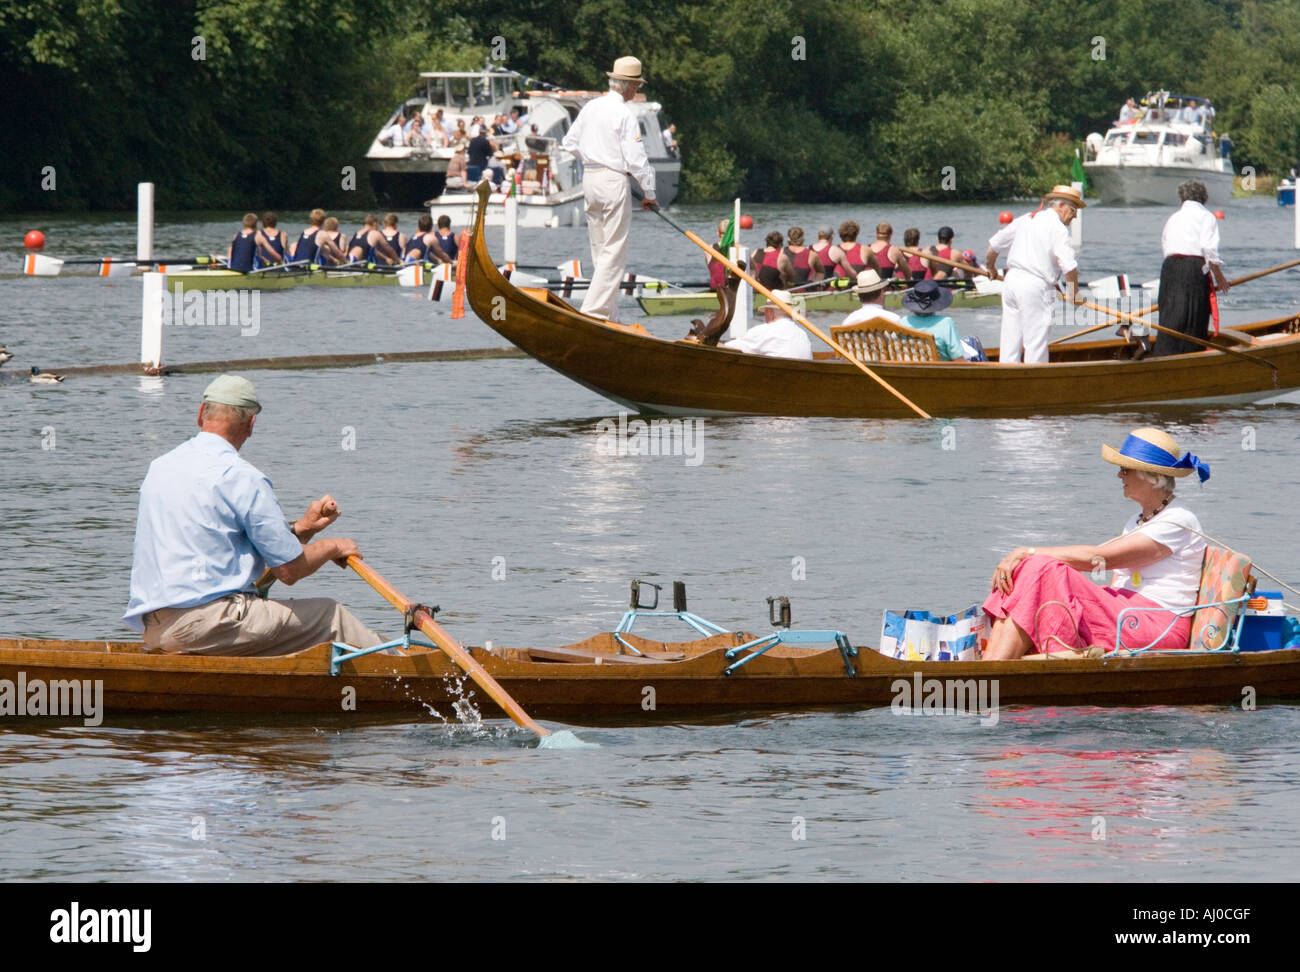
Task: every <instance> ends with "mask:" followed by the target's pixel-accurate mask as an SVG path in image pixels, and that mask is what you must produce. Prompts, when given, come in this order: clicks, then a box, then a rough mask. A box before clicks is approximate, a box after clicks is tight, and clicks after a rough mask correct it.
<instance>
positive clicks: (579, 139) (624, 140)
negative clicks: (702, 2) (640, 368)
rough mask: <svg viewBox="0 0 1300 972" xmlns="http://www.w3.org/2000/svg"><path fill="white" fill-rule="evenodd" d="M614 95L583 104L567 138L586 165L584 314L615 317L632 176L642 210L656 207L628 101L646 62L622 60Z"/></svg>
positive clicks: (612, 75) (612, 76)
mask: <svg viewBox="0 0 1300 972" xmlns="http://www.w3.org/2000/svg"><path fill="white" fill-rule="evenodd" d="M606 74H607V75H608V77H609V93H608V94H606V95H604V96H602V97H600V98H594V99H592V100H591V101H589V102H587V104H586V105H584V106H583V108H582V111H580V112H579V113H578V117H577V118H576V119H575V120H574V122H573V126H572V127H571V128H570V129H569V131H568V133H567V134H566V135H565V136H564V142H563V145H564V148H565V150H566V151H569V152H572V153H573V154H574V155H576V156H577V158H578V160H579V161H580V162H582V192H583V195H584V197H585V198H586V204H587V206H586V209H587V237H588V239H589V241H590V243H591V264H592V267H593V269H592V271H591V283H590V285H589V286H588V287H587V296H586V298H585V299H584V300H583V302H582V312H583V313H584V314H592V315H595V316H597V317H604V318H610V317H612V316H613V314H614V309H615V307H616V306H617V305H618V286H619V284H620V283H621V282H622V280H623V271H624V268H625V267H626V265H627V243H628V230H629V229H630V228H631V223H632V200H631V190H630V188H629V187H628V182H627V177H628V175H631V176H632V177H633V178H634V179H636V181H637V182H638V183H639V184H640V185H641V189H642V190H643V192H644V193H645V195H644V198H642V200H641V208H642V209H646V210H652V209H656V208H657V207H658V204H657V203H656V202H655V170H654V169H653V168H652V167H651V166H650V162H649V161H648V159H647V158H646V151H645V145H644V144H643V142H642V141H641V127H640V124H639V123H638V122H637V119H636V116H635V115H633V114H632V110H631V109H630V108H628V106H627V102H629V101H631V100H632V99H633V98H635V97H636V92H637V89H638V88H639V87H640V86H641V84H642V82H643V81H644V80H645V79H644V78H642V76H641V62H640V61H639V60H637V59H636V58H635V57H620V58H619V59H618V60H617V61H615V62H614V70H613V71H608V72H606Z"/></svg>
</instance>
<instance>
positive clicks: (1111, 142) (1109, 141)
mask: <svg viewBox="0 0 1300 972" xmlns="http://www.w3.org/2000/svg"><path fill="white" fill-rule="evenodd" d="M1127 141H1128V132H1111V133H1110V134H1109V135H1107V136H1106V145H1107V146H1108V147H1110V148H1114V147H1116V146H1118V145H1123V144H1124V143H1125V142H1127Z"/></svg>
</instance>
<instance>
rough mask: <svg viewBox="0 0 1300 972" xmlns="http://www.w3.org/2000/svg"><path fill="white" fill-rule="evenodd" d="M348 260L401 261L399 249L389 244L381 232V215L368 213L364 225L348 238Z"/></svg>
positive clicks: (363, 261) (370, 261) (365, 261)
mask: <svg viewBox="0 0 1300 972" xmlns="http://www.w3.org/2000/svg"><path fill="white" fill-rule="evenodd" d="M348 260H349V261H350V262H352V263H377V262H379V261H380V260H382V261H383V262H384V263H387V264H390V265H391V264H394V263H401V262H402V259H401V257H399V256H398V255H397V251H396V250H394V249H393V248H392V247H391V246H389V245H388V241H387V240H385V239H384V234H383V233H381V232H379V217H378V216H376V215H375V214H374V213H367V214H366V218H365V221H364V225H363V226H362V227H361V229H360V230H358V231H357V232H356V233H354V234H353V236H352V239H350V240H348Z"/></svg>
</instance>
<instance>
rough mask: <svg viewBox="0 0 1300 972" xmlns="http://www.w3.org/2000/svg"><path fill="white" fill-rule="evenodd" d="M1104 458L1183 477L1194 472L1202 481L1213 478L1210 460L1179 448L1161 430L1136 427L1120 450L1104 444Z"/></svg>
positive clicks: (1102, 452) (1144, 470)
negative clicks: (1211, 476) (1202, 458)
mask: <svg viewBox="0 0 1300 972" xmlns="http://www.w3.org/2000/svg"><path fill="white" fill-rule="evenodd" d="M1101 457H1102V458H1103V459H1105V460H1106V461H1107V462H1110V463H1114V464H1115V465H1116V466H1123V467H1124V468H1125V469H1141V470H1142V471H1143V472H1149V473H1159V474H1161V475H1163V476H1176V477H1178V478H1180V479H1181V478H1182V477H1183V476H1187V475H1190V474H1191V473H1192V472H1193V471H1194V472H1195V473H1196V475H1197V476H1199V477H1200V480H1201V482H1205V481H1206V480H1207V479H1209V478H1210V465H1209V463H1207V462H1203V461H1202V460H1201V459H1200V457H1199V456H1194V455H1192V454H1191V453H1190V452H1184V451H1183V450H1182V449H1180V448H1178V443H1177V442H1175V441H1174V438H1173V436H1171V435H1169V434H1168V433H1167V432H1161V431H1160V430H1159V429H1134V430H1133V431H1132V432H1131V433H1130V434H1129V437H1128V438H1127V439H1125V440H1124V444H1123V445H1122V446H1120V447H1119V448H1118V449H1116V448H1115V447H1114V446H1108V445H1103V446H1102V447H1101Z"/></svg>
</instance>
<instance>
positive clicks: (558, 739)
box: [537, 729, 600, 749]
mask: <svg viewBox="0 0 1300 972" xmlns="http://www.w3.org/2000/svg"><path fill="white" fill-rule="evenodd" d="M537 748H538V749H599V748H600V743H589V742H583V741H582V740H581V739H579V738H578V737H577V736H575V735H574V734H573V733H571V732H570V731H569V730H568V729H561V730H560V731H559V732H552V733H549V734H548V735H545V736H543V737H542V738H541V739H540V740H539V741H538V743H537Z"/></svg>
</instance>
